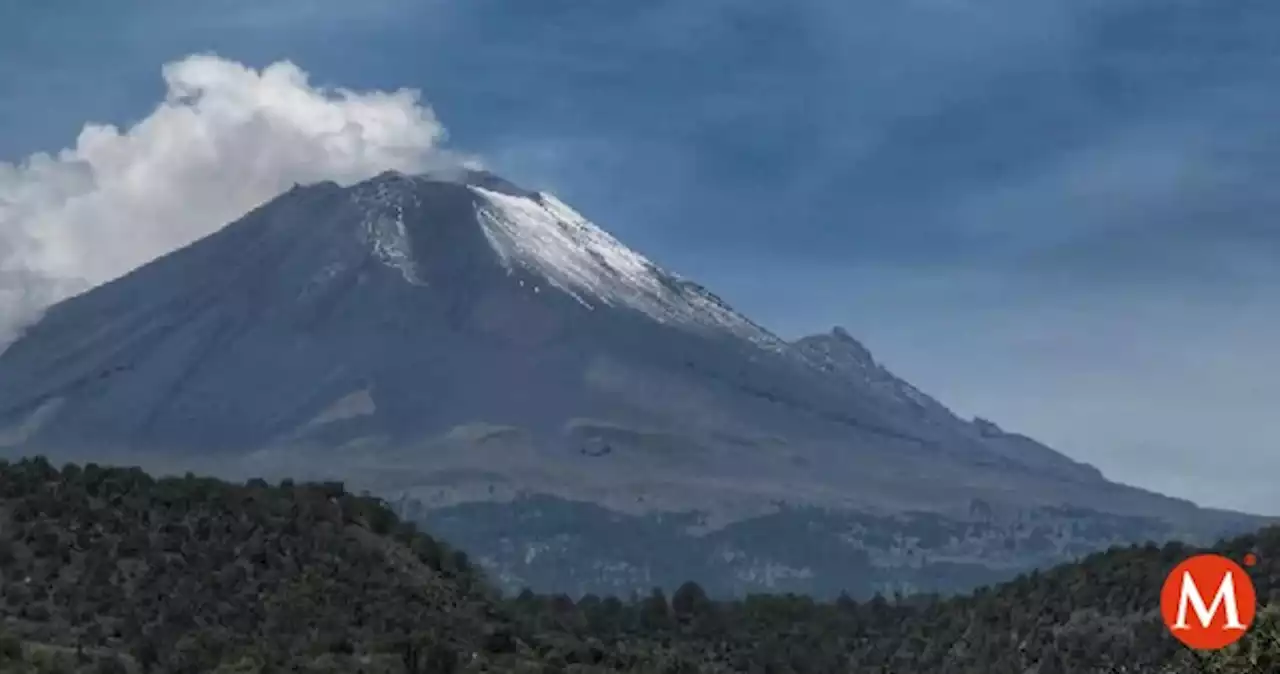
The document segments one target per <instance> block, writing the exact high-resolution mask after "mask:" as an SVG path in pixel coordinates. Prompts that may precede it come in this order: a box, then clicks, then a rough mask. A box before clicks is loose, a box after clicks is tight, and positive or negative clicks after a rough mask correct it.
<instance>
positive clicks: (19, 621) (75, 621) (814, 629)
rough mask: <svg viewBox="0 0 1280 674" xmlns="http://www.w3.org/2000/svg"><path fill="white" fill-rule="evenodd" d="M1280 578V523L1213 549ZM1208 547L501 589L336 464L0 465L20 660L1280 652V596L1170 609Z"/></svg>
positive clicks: (807, 663)
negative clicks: (284, 473)
mask: <svg viewBox="0 0 1280 674" xmlns="http://www.w3.org/2000/svg"><path fill="white" fill-rule="evenodd" d="M1214 549H1215V550H1216V551H1219V552H1221V553H1223V554H1227V555H1229V556H1231V557H1234V558H1237V559H1239V558H1241V557H1243V556H1244V555H1245V554H1247V553H1253V554H1255V555H1257V556H1258V558H1259V560H1260V562H1259V563H1258V564H1257V565H1256V566H1255V567H1253V569H1252V571H1251V573H1252V575H1253V579H1254V583H1255V585H1256V587H1257V589H1258V595H1259V598H1260V600H1261V601H1262V603H1263V604H1264V606H1267V605H1278V604H1280V602H1277V601H1276V600H1277V597H1278V596H1280V582H1278V581H1280V529H1274V528H1273V529H1267V530H1263V531H1260V532H1258V533H1256V534H1253V535H1248V536H1243V537H1240V538H1236V539H1233V540H1231V541H1226V542H1223V543H1221V544H1220V545H1219V546H1216V547H1215V548H1214ZM1196 551H1197V550H1195V549H1193V548H1190V547H1186V546H1183V545H1178V544H1169V545H1164V546H1155V545H1147V546H1130V547H1126V548H1119V549H1113V550H1110V551H1108V552H1105V553H1099V554H1094V555H1091V556H1089V557H1087V558H1085V559H1082V560H1080V561H1079V562H1077V563H1073V564H1068V565H1063V566H1059V567H1056V568H1053V569H1050V570H1046V571H1041V572H1033V573H1030V574H1026V575H1023V576H1020V577H1018V578H1016V579H1014V580H1012V581H1009V582H1006V583H1002V584H999V585H995V586H990V587H984V588H981V589H979V590H977V591H975V592H973V593H971V594H967V595H964V596H957V597H949V598H942V597H936V596H911V597H882V596H876V597H873V598H871V599H869V600H863V601H855V600H854V599H851V598H849V597H841V598H839V599H838V600H836V601H831V602H819V601H815V600H813V599H811V598H808V597H803V596H795V595H774V596H750V597H747V598H746V599H742V600H734V601H717V600H712V599H710V598H709V597H708V594H707V593H706V592H705V591H704V590H703V589H702V588H701V587H699V586H698V585H696V584H693V583H686V584H685V585H683V586H681V587H680V588H679V589H677V590H676V591H674V592H672V593H670V596H667V594H666V593H664V592H663V591H661V590H654V591H653V592H652V593H650V594H648V595H646V596H635V597H622V598H619V597H600V596H596V595H586V596H583V597H581V598H578V599H576V600H574V599H571V598H569V597H568V596H538V595H534V594H532V593H530V592H523V593H520V594H519V595H517V596H508V597H502V596H500V595H499V594H498V592H497V590H495V589H494V588H493V586H492V585H491V584H490V583H489V582H488V581H487V580H486V579H485V578H484V577H483V574H482V573H481V572H480V571H479V570H478V567H477V566H475V565H473V564H472V563H471V562H470V560H468V558H467V556H466V554H464V553H463V552H461V551H459V550H456V549H454V548H452V547H451V546H449V545H448V544H447V543H445V542H443V541H440V540H437V539H435V538H433V537H432V536H431V535H429V533H427V532H423V531H419V530H418V529H417V528H416V527H415V526H414V525H412V524H410V523H408V522H404V521H401V520H400V519H399V518H398V517H397V516H396V515H395V514H394V512H393V511H392V510H391V509H390V508H389V507H387V505H386V504H385V503H383V502H382V501H381V500H380V499H378V498H375V497H373V496H369V495H366V494H359V495H357V494H351V493H348V492H347V491H346V490H345V489H344V488H343V485H341V484H339V483H306V484H294V483H292V482H289V481H284V482H282V483H279V484H268V483H266V482H264V481H261V480H252V481H249V482H247V483H245V484H230V483H227V482H223V481H219V480H214V479H209V478H201V477H196V476H192V475H187V476H185V477H174V478H153V477H151V476H149V475H148V474H146V473H144V472H143V471H141V470H138V469H134V468H107V467H101V466H96V465H93V464H88V465H84V466H75V465H68V466H64V467H56V466H54V465H52V464H50V463H49V462H48V461H46V460H44V459H41V458H34V459H23V460H21V461H18V462H15V463H0V594H2V595H3V596H2V598H0V672H5V673H8V672H13V673H15V674H16V673H35V672H65V673H68V674H71V673H82V672H95V673H104V674H105V673H113V674H123V673H127V674H143V673H145V674H152V673H154V674H206V673H209V672H214V673H219V674H233V673H237V674H265V673H269V672H316V673H321V672H329V673H338V672H351V673H355V672H360V673H365V674H379V673H385V674H401V673H403V674H453V673H462V672H517V673H518V672H529V673H536V674H547V673H553V672H583V673H586V672H633V673H637V674H640V673H643V674H681V673H690V674H692V673H700V672H707V673H711V672H747V673H751V674H801V673H805V674H808V673H812V674H835V673H838V672H851V673H861V672H867V673H893V674H914V673H924V672H928V673H931V674H933V673H942V674H949V673H952V672H954V673H957V674H967V673H974V674H979V673H981V674H1004V673H1008V674H1014V673H1017V674H1057V673H1072V674H1075V673H1085V674H1088V673H1093V672H1097V673H1102V672H1108V673H1120V672H1125V673H1130V672H1143V673H1146V672H1151V673H1161V672H1163V673H1169V674H1193V673H1208V672H1215V673H1217V672H1221V673H1228V672H1236V673H1246V672H1249V673H1253V672H1256V673H1258V674H1271V673H1274V672H1276V671H1280V619H1278V616H1277V613H1276V612H1275V611H1274V610H1272V609H1271V608H1264V609H1263V610H1262V612H1261V613H1260V615H1259V618H1258V620H1257V622H1256V624H1255V626H1254V629H1253V630H1251V631H1250V633H1249V634H1248V635H1247V636H1246V637H1245V638H1244V639H1243V640H1242V641H1241V642H1240V643H1238V644H1236V645H1235V646H1232V647H1229V648H1228V649H1224V650H1223V651H1220V652H1217V653H1212V654H1209V655H1201V654H1195V653H1192V652H1190V651H1188V650H1187V649H1186V648H1184V647H1182V646H1181V645H1180V644H1179V643H1178V642H1176V641H1175V640H1174V639H1173V638H1172V637H1171V636H1169V635H1168V634H1167V632H1166V631H1165V629H1164V627H1163V626H1162V625H1161V623H1160V621H1159V619H1158V616H1157V609H1158V603H1159V591H1160V586H1161V583H1162V582H1163V580H1164V577H1165V576H1166V575H1167V574H1168V572H1169V570H1170V569H1172V568H1173V566H1174V565H1176V564H1177V563H1178V562H1179V561H1181V560H1182V559H1184V558H1185V557H1187V556H1188V555H1190V554H1192V553H1193V552H1196Z"/></svg>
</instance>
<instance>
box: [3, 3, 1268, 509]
mask: <svg viewBox="0 0 1280 674" xmlns="http://www.w3.org/2000/svg"><path fill="white" fill-rule="evenodd" d="M1277 31H1280V5H1277V4H1276V3H1275V2H1270V1H1267V0H1232V2H1222V0H1044V1H1042V2H1036V3H1032V2H1025V1H1024V0H900V1H897V2H873V1H871V0H787V1H785V2H784V1H782V0H776V1H771V0H755V1H746V0H739V1H736V2H731V1H730V0H655V1H654V2H648V3H590V2H582V1H581V0H574V1H570V0H541V1H539V2H529V1H525V0H361V1H360V2H354V1H350V0H273V1H266V0H262V1H255V2H250V1H248V0H222V1H220V2H209V3H198V4H197V3H174V2H143V1H140V0H132V1H129V0H117V1H115V2H110V3H108V2H97V1H90V0H64V1H63V2H57V3H53V2H44V3H35V2H18V1H10V2H4V3H3V4H0V160H5V161H9V162H12V163H18V162H21V161H22V160H23V159H24V158H25V157H27V156H28V155H29V154H31V153H33V152H37V151H48V152H55V151H57V150H59V149H61V148H64V147H70V146H72V145H74V144H75V141H76V136H77V134H78V133H79V132H80V129H81V127H82V126H83V125H84V124H85V123H86V122H109V123H114V124H118V125H128V124H130V123H131V122H133V121H135V120H137V119H139V118H142V117H144V116H145V115H147V114H148V113H149V112H150V111H151V109H152V108H154V106H155V105H156V103H157V102H158V101H159V100H160V99H161V98H162V97H163V95H164V82H163V81H162V80H161V78H160V68H161V66H162V65H163V64H165V63H168V62H172V61H175V60H178V59H181V58H183V57H185V56H187V55H189V54H193V53H201V52H213V53H216V54H218V55H219V56H221V57H224V58H227V59H233V60H235V61H239V62H242V63H245V64H247V65H250V66H254V67H262V66H265V65H267V64H269V63H271V62H274V61H277V60H281V59H289V60H292V61H293V62H294V63H296V64H298V65H299V66H300V67H302V68H304V69H306V71H308V72H309V73H310V75H311V77H312V80H313V81H314V82H315V83H316V84H326V85H334V86H341V87H349V88H353V89H361V90H364V89H381V90H393V89H397V88H400V87H411V88H414V89H418V90H420V91H421V92H422V95H423V98H424V100H425V101H426V102H427V103H429V104H430V106H431V107H432V108H433V109H434V111H435V113H436V115H437V116H438V117H439V119H440V121H441V123H442V124H443V125H444V127H445V128H447V130H448V134H449V141H448V145H449V146H450V147H454V148H459V149H462V150H465V151H467V152H472V153H475V154H477V155H479V156H481V157H483V158H484V160H485V161H486V163H487V164H489V165H490V166H492V167H493V168H495V169H496V170H497V171H498V172H500V173H503V174H505V175H507V176H508V177H510V178H512V179H514V180H516V181H517V182H522V183H524V184H526V185H528V186H531V187H539V188H545V189H549V190H551V191H554V192H556V193H557V194H559V195H560V196H561V197H562V198H564V199H565V200H566V201H568V202H570V203H572V204H574V205H575V206H576V207H578V208H579V210H581V211H582V212H583V213H584V214H586V215H587V216H589V217H591V218H593V219H594V220H596V221H598V222H599V223H600V224H601V225H602V226H604V227H606V228H607V229H609V230H611V231H612V232H613V233H615V234H616V235H618V236H619V237H620V238H622V239H623V240H625V241H627V242H628V243H630V244H631V245H633V246H634V247H636V248H638V249H640V250H641V251H643V252H645V253H646V254H649V255H650V256H651V257H653V258H655V259H656V260H658V261H659V262H661V263H663V264H665V265H667V266H669V267H672V268H674V269H676V270H678V271H680V272H682V273H684V274H686V275H688V276H692V277H694V278H696V279H698V280H699V281H700V282H702V283H704V284H705V285H708V286H710V287H712V288H714V289H715V290H716V291H717V292H718V293H719V294H721V295H722V296H724V297H726V298H727V299H729V300H730V301H731V302H733V303H734V304H735V305H736V306H738V307H739V308H741V309H743V310H745V311H747V312H748V313H750V314H751V315H752V316H753V317H755V318H757V319H758V320H759V321H761V322H763V323H765V324H766V325H769V326H771V327H772V328H774V329H775V330H776V331H778V332H780V333H782V334H784V335H788V336H795V335H800V334H804V333H808V332H814V331H818V330H824V329H827V328H829V327H830V326H831V325H834V324H841V325H845V326H847V327H848V328H849V329H850V330H851V331H852V332H854V333H855V334H856V335H858V336H860V337H861V338H863V339H864V341H865V342H867V344H868V346H870V347H871V349H872V350H873V352H875V353H876V354H877V355H878V356H879V357H880V358H881V359H882V360H884V361H885V362H886V363H887V364H888V365H889V366H890V367H891V368H892V369H894V370H895V371H897V372H899V373H900V374H902V375H904V376H905V377H906V378H908V379H909V380H911V381H912V382H913V383H916V384H917V385H919V386H920V387H921V388H924V389H925V390H928V391H930V392H932V393H934V394H936V395H937V396H938V397H940V398H941V399H942V400H943V401H944V402H946V403H948V404H950V405H952V406H953V407H954V408H955V409H956V410H957V411H958V412H961V413H964V414H967V415H972V414H979V415H982V416H986V417H990V418H992V419H994V420H996V421H997V422H999V423H1001V424H1002V425H1003V426H1005V427H1006V428H1009V429H1012V430H1017V431H1022V432H1026V433H1028V434H1030V435H1033V436H1035V437H1037V438H1039V439H1042V440H1044V441H1046V442H1049V443H1050V444H1053V445H1054V446H1056V447H1058V448H1060V449H1062V450H1064V451H1066V452H1067V453H1069V454H1071V455H1073V456H1075V457H1077V458H1081V459H1084V460H1087V461H1090V462H1092V463H1094V464H1096V465H1098V466H1100V467H1101V468H1102V469H1103V470H1104V471H1105V472H1106V473H1107V474H1108V475H1109V476H1111V477H1113V478H1117V479H1121V480H1123V481H1126V482H1131V483H1136V484H1140V485H1143V486H1148V487H1151V488H1155V489H1158V490H1161V491H1165V492H1169V493H1175V494H1178V495H1183V496H1188V497H1191V498H1193V499H1196V500H1198V501H1201V502H1206V503H1210V504H1215V505H1223V506H1231V507H1238V508H1245V509H1251V510H1256V511H1267V512H1272V513H1280V495H1278V493H1280V492H1277V490H1275V489H1274V486H1273V485H1274V479H1273V476H1274V475H1276V474H1278V473H1280V448H1277V446H1276V440H1277V438H1280V421H1277V415H1276V414H1275V413H1274V411H1273V410H1274V409H1275V408H1276V407H1277V405H1280V383H1277V382H1278V381H1280V377H1277V374H1280V348H1277V346H1276V345H1277V344H1280V340H1278V339H1277V338H1278V337H1280V317H1278V312H1277V311H1276V309H1277V305H1278V304H1280V302H1278V300H1280V292H1278V291H1280V283H1278V282H1277V281H1278V280H1280V271H1278V269H1277V268H1278V265H1277V264H1276V262H1277V260H1278V259H1280V225H1277V223H1276V221H1275V220H1274V217H1275V216H1274V213H1275V211H1276V209H1275V208H1274V206H1275V205H1276V202H1277V201H1280V191H1277V190H1276V189H1275V185H1274V183H1275V177H1276V176H1277V175H1278V173H1277V169H1280V117H1278V114H1277V113H1280V88H1278V87H1277V83H1280V40H1276V39H1275V35H1276V34H1277ZM2 224H3V223H0V225H2ZM0 248H2V247H0ZM0 252H2V250H0Z"/></svg>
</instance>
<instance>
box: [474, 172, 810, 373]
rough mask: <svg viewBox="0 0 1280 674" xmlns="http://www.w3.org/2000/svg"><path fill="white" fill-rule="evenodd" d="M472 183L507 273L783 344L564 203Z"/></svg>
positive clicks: (592, 299) (578, 295) (587, 302)
mask: <svg viewBox="0 0 1280 674" xmlns="http://www.w3.org/2000/svg"><path fill="white" fill-rule="evenodd" d="M470 189H471V190H472V191H474V192H475V193H477V194H479V195H480V196H482V197H483V198H484V201H483V203H482V204H481V205H480V206H479V207H478V208H477V212H476V216H477V219H478V220H479V221H480V224H481V226H482V228H483V231H484V234H485V237H486V238H487V239H488V241H489V244H490V245H491V246H492V247H493V249H494V251H495V252H496V253H497V254H498V256H499V258H500V259H501V261H502V264H503V265H504V266H505V267H506V268H507V269H508V271H509V272H511V271H513V270H514V269H515V268H516V267H522V268H524V269H526V270H529V271H532V272H535V273H537V274H538V275H539V276H542V277H543V278H545V279H547V281H548V282H549V283H551V284H552V285H553V286H555V287H556V288H558V289H560V290H561V291H563V292H565V293H568V294H569V295H571V296H572V297H574V298H575V299H577V301H578V302H580V303H581V304H583V305H584V306H586V307H589V308H592V309H594V308H596V307H598V306H600V305H607V306H611V307H625V308H629V309H633V310H636V311H639V312H641V313H643V314H645V315H646V316H649V317H650V318H652V319H654V320H656V321H659V322H661V323H668V324H672V323H674V324H681V325H684V326H691V327H704V328H714V329H720V330H726V331H728V332H730V333H732V334H735V335H737V336H738V337H741V338H744V339H747V340H749V341H751V342H753V343H756V344H757V345H760V346H766V347H770V348H772V349H774V350H782V349H783V348H785V345H784V343H783V342H782V341H781V340H779V339H777V338H776V337H774V336H773V335H771V334H769V333H768V332H767V331H766V330H764V329H763V328H760V327H759V326H756V325H755V324H753V323H751V322H750V321H748V320H747V319H746V318H745V317H743V316H741V315H740V314H738V313H736V312H734V311H733V310H731V309H729V308H728V307H727V306H725V305H724V304H723V303H722V302H721V301H720V300H719V299H718V298H716V297H715V296H713V295H711V294H710V293H708V292H706V291H705V290H703V289H702V288H701V287H699V286H697V285H695V284H692V283H689V282H687V281H685V280H683V279H681V278H680V277H678V276H676V275H675V274H670V273H668V272H665V271H663V270H662V269H660V268H659V267H658V266H657V265H655V264H654V263H653V262H651V261H650V260H649V259H648V258H646V257H644V256H643V255H640V254H639V253H636V252H635V251H633V250H631V249H630V248H627V247H626V246H625V245H623V244H622V243H621V242H619V241H618V240H617V239H615V238H613V237H612V236H610V235H609V234H608V233H607V232H605V231H604V230H602V229H600V228H599V227H597V226H595V225H594V224H592V223H591V222H590V221H588V220H587V219H586V218H584V217H583V216H581V215H580V214H578V213H577V212H576V211H574V210H573V209H572V208H570V207H569V206H568V205H566V204H565V203H564V202H562V201H560V200H559V199H557V198H555V197H554V196H552V195H550V194H546V193H537V194H536V195H534V196H533V197H524V196H516V195H510V194H504V193H501V192H495V191H492V190H488V189H485V188H483V187H478V186H471V187H470Z"/></svg>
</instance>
